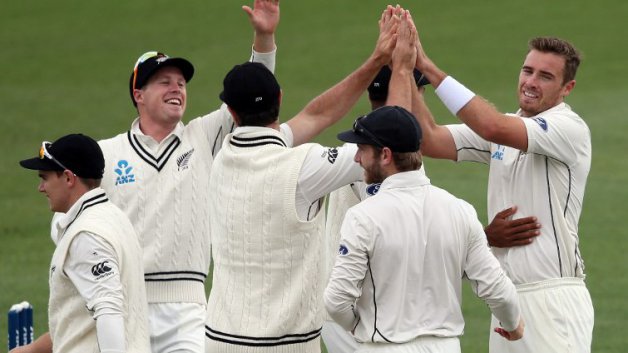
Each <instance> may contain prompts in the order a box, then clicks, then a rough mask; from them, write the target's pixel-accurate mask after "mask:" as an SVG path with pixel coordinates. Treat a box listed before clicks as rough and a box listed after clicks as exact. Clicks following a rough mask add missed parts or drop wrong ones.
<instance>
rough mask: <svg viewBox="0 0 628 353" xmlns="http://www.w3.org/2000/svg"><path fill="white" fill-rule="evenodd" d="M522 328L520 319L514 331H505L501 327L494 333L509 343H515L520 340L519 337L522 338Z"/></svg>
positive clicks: (522, 324)
mask: <svg viewBox="0 0 628 353" xmlns="http://www.w3.org/2000/svg"><path fill="white" fill-rule="evenodd" d="M524 326H525V324H524V323H523V319H520V320H519V326H517V328H516V329H514V330H513V331H506V330H504V328H502V327H496V328H495V329H494V331H495V332H497V333H498V334H499V335H500V336H502V337H504V338H505V339H507V340H509V341H516V340H518V339H520V338H521V337H523V328H524Z"/></svg>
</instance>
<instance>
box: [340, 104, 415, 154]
mask: <svg viewBox="0 0 628 353" xmlns="http://www.w3.org/2000/svg"><path fill="white" fill-rule="evenodd" d="M421 136H422V133H421V127H420V126H419V123H417V121H416V119H415V118H414V115H412V114H411V113H410V112H409V111H407V110H406V109H404V108H402V107H398V106H388V105H387V106H383V107H381V108H378V109H375V110H373V111H372V112H370V113H368V114H366V115H364V116H361V117H359V118H357V119H356V120H355V122H354V123H353V129H351V130H348V131H344V132H341V133H339V134H338V139H339V140H341V141H345V142H351V143H359V144H365V145H374V146H378V147H381V148H383V147H388V148H390V150H391V151H393V152H401V153H404V152H416V151H418V150H419V147H421Z"/></svg>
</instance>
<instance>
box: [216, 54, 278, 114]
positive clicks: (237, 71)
mask: <svg viewBox="0 0 628 353" xmlns="http://www.w3.org/2000/svg"><path fill="white" fill-rule="evenodd" d="M280 93H281V88H280V87H279V83H278V82H277V79H276V78H275V75H273V73H272V72H270V70H268V68H266V66H264V65H263V64H260V63H255V62H246V63H244V64H241V65H236V66H234V67H233V69H231V71H229V73H227V76H225V79H224V80H223V91H222V93H220V99H221V100H222V101H223V102H225V103H226V104H227V105H228V106H230V107H231V108H232V109H234V110H235V111H237V112H242V113H259V112H263V111H266V110H268V109H270V108H271V107H273V106H274V105H275V104H277V102H278V101H279V96H280Z"/></svg>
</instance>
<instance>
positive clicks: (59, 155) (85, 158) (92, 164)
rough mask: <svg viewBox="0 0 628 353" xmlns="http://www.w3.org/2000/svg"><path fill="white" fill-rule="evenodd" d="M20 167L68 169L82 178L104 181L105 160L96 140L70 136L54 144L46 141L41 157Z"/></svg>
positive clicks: (74, 135)
mask: <svg viewBox="0 0 628 353" xmlns="http://www.w3.org/2000/svg"><path fill="white" fill-rule="evenodd" d="M20 165H21V166H22V167H24V168H26V169H32V170H47V171H54V170H57V171H63V170H66V169H67V170H70V171H71V172H72V173H74V174H76V176H79V177H81V178H86V179H102V177H103V174H104V170H105V158H104V157H103V154H102V150H101V149H100V146H99V145H98V143H97V142H96V141H95V140H94V139H92V138H91V137H89V136H86V135H83V134H70V135H66V136H63V137H61V138H59V139H58V140H56V141H55V142H52V143H50V142H46V141H44V142H43V143H42V145H41V147H40V148H39V156H37V157H35V158H30V159H25V160H22V161H20Z"/></svg>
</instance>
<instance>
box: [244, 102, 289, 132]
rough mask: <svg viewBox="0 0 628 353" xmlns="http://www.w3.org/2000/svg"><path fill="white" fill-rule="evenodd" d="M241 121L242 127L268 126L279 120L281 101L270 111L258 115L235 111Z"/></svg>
mask: <svg viewBox="0 0 628 353" xmlns="http://www.w3.org/2000/svg"><path fill="white" fill-rule="evenodd" d="M235 113H236V114H237V115H238V119H239V120H240V126H268V125H270V124H272V123H274V122H275V121H277V119H278V118H279V101H277V103H275V104H274V105H273V106H272V107H270V109H268V110H264V111H261V112H258V113H243V112H239V111H235Z"/></svg>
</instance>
